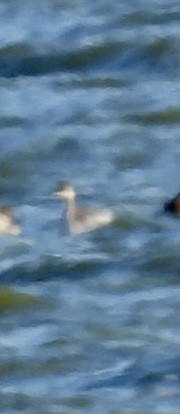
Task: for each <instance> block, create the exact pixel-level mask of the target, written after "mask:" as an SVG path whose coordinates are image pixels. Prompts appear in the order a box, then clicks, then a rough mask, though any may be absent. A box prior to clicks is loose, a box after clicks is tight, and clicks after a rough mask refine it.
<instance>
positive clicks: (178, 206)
mask: <svg viewBox="0 0 180 414" xmlns="http://www.w3.org/2000/svg"><path fill="white" fill-rule="evenodd" d="M164 211H165V212H166V213H171V214H174V215H176V216H179V217H180V193H178V194H177V195H176V196H175V197H173V198H172V199H171V200H169V201H167V203H165V205H164Z"/></svg>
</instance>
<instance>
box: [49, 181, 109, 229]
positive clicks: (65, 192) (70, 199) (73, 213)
mask: <svg viewBox="0 0 180 414" xmlns="http://www.w3.org/2000/svg"><path fill="white" fill-rule="evenodd" d="M55 194H56V195H57V196H58V197H60V198H61V199H63V200H65V201H66V203H67V212H66V216H67V221H68V226H69V229H70V231H71V232H72V233H85V232H88V231H92V230H95V229H97V228H99V227H102V226H106V225H107V224H110V223H112V221H113V219H114V215H113V213H112V211H110V210H108V209H105V208H91V207H89V208H86V207H79V206H78V205H77V204H76V192H75V190H74V188H73V187H72V185H70V184H68V183H65V182H63V183H60V184H59V185H58V187H57V190H56V192H55Z"/></svg>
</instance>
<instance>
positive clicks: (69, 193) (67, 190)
mask: <svg viewBox="0 0 180 414" xmlns="http://www.w3.org/2000/svg"><path fill="white" fill-rule="evenodd" d="M55 194H56V196H58V197H60V198H62V199H63V200H66V201H70V200H74V199H75V196H76V193H75V190H74V188H73V186H72V185H71V184H69V183H66V182H62V183H59V184H58V186H57V189H56V191H55Z"/></svg>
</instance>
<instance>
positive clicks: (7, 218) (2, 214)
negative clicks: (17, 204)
mask: <svg viewBox="0 0 180 414" xmlns="http://www.w3.org/2000/svg"><path fill="white" fill-rule="evenodd" d="M20 232H21V231H20V227H19V226H18V224H16V222H15V219H14V217H13V214H12V211H11V208H10V207H8V206H1V207H0V234H11V235H13V236H18V235H19V234H20Z"/></svg>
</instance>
